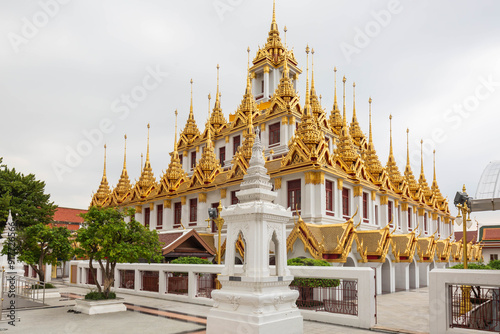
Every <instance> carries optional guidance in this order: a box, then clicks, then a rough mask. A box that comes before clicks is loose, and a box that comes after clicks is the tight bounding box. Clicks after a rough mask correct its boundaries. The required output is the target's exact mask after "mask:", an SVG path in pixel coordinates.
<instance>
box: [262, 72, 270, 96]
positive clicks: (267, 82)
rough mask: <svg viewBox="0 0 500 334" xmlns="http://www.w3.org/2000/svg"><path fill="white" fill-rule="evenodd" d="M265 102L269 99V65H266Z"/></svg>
mask: <svg viewBox="0 0 500 334" xmlns="http://www.w3.org/2000/svg"><path fill="white" fill-rule="evenodd" d="M263 101H264V102H267V101H269V67H268V66H264V99H263Z"/></svg>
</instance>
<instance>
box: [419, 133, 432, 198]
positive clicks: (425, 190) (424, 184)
mask: <svg viewBox="0 0 500 334" xmlns="http://www.w3.org/2000/svg"><path fill="white" fill-rule="evenodd" d="M418 183H419V184H420V188H422V192H423V193H424V196H425V199H426V200H429V198H430V197H431V196H432V191H431V190H430V189H429V185H428V184H427V180H426V179H425V175H424V141H423V140H422V139H421V140H420V177H419V179H418Z"/></svg>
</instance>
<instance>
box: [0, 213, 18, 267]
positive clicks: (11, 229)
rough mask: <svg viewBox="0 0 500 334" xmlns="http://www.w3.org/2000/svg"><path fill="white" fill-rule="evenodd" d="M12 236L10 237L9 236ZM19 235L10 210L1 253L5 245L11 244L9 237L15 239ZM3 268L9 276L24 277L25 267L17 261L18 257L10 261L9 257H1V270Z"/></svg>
mask: <svg viewBox="0 0 500 334" xmlns="http://www.w3.org/2000/svg"><path fill="white" fill-rule="evenodd" d="M9 234H10V235H9ZM16 234H17V228H16V224H15V222H14V220H13V219H12V214H11V212H10V210H9V217H8V218H7V223H6V224H5V228H4V229H3V233H2V238H1V239H0V251H1V250H2V249H3V247H4V245H5V244H6V243H7V242H9V237H11V238H14V237H15V236H16ZM2 267H3V269H4V270H5V272H6V273H7V274H18V275H21V276H22V275H24V266H23V264H22V263H21V262H19V261H17V256H15V255H13V254H12V255H11V256H10V261H9V255H1V256H0V269H1V268H2Z"/></svg>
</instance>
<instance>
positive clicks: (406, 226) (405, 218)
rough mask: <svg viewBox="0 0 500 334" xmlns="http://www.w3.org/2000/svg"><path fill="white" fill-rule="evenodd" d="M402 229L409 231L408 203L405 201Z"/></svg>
mask: <svg viewBox="0 0 500 334" xmlns="http://www.w3.org/2000/svg"><path fill="white" fill-rule="evenodd" d="M404 209H406V210H404ZM401 231H403V233H408V205H407V204H404V203H403V205H401Z"/></svg>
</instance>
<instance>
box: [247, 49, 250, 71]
mask: <svg viewBox="0 0 500 334" xmlns="http://www.w3.org/2000/svg"><path fill="white" fill-rule="evenodd" d="M247 53H248V56H247V72H250V47H247Z"/></svg>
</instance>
